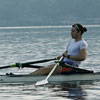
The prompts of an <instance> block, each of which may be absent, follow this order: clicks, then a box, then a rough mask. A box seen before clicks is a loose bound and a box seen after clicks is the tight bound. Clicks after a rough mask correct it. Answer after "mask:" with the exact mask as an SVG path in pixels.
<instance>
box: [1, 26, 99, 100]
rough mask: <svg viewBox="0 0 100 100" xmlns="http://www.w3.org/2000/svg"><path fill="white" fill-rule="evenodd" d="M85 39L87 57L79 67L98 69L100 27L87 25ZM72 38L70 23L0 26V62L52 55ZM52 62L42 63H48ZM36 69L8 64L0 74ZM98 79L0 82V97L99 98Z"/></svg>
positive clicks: (9, 99)
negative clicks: (46, 83)
mask: <svg viewBox="0 0 100 100" xmlns="http://www.w3.org/2000/svg"><path fill="white" fill-rule="evenodd" d="M87 27H88V32H87V33H86V34H84V39H85V40H86V41H87V42H88V45H89V47H88V57H87V59H86V61H85V62H83V63H82V64H81V66H80V67H83V68H86V69H91V70H94V71H95V72H100V69H99V65H100V56H99V55H100V51H99V43H100V35H99V34H100V27H99V26H95V25H90V26H87ZM70 39H71V36H70V26H56V27H55V26H37V27H36V26H33V27H23V28H22V27H19V28H18V27H17V28H16V27H10V28H8V27H6V28H5V29H3V28H1V29H0V56H1V57H0V66H5V65H10V64H13V63H16V62H28V61H34V60H39V59H44V58H54V57H56V56H58V55H60V54H62V52H64V51H65V49H66V45H67V43H68V41H69V40H70ZM51 63H54V62H48V63H44V64H43V65H48V64H51ZM34 70H36V69H30V68H24V69H21V70H20V69H17V68H9V69H2V70H0V74H5V73H10V72H13V73H15V74H25V73H30V72H32V71H34ZM99 91H100V81H91V82H70V83H68V82H67V83H61V84H57V83H56V84H48V85H46V86H41V87H35V86H34V83H27V84H26V83H13V84H10V83H8V84H7V83H6V84H5V83H1V84H0V100H6V99H7V100H51V99H52V100H55V99H58V100H61V99H62V100H94V99H95V100H99V97H100V95H99V94H100V92H99Z"/></svg>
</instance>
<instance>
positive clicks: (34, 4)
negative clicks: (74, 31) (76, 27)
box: [0, 0, 100, 26]
mask: <svg viewBox="0 0 100 100" xmlns="http://www.w3.org/2000/svg"><path fill="white" fill-rule="evenodd" d="M99 9H100V0H0V23H1V24H0V26H9V25H10V26H13V25H14V26H16V25H35V24H43V23H44V24H48V23H50V24H53V22H54V24H55V23H56V22H57V21H58V22H59V23H61V24H66V22H64V21H65V20H67V19H68V21H70V20H71V18H73V19H74V18H75V20H76V19H77V18H78V20H79V19H80V20H87V19H89V18H90V19H92V18H98V19H99V18H100V13H99ZM68 21H67V22H68Z"/></svg>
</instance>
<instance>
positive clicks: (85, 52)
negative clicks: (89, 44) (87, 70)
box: [63, 49, 87, 61]
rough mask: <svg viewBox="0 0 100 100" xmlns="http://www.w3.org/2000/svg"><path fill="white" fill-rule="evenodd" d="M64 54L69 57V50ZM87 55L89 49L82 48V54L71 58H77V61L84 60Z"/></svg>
mask: <svg viewBox="0 0 100 100" xmlns="http://www.w3.org/2000/svg"><path fill="white" fill-rule="evenodd" d="M63 55H64V56H65V57H67V58H68V54H67V51H65V52H64V54H63ZM86 56H87V50H86V49H82V50H80V54H79V55H76V56H70V57H69V59H71V60H75V61H83V60H85V59H86Z"/></svg>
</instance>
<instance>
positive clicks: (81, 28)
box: [72, 23, 87, 35]
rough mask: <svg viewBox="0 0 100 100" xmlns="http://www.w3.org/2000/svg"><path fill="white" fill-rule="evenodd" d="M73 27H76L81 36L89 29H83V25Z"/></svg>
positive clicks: (77, 24)
mask: <svg viewBox="0 0 100 100" xmlns="http://www.w3.org/2000/svg"><path fill="white" fill-rule="evenodd" d="M72 27H75V28H76V29H77V31H81V35H82V34H83V33H85V32H87V28H86V27H83V26H82V25H81V24H79V23H76V24H74V25H72Z"/></svg>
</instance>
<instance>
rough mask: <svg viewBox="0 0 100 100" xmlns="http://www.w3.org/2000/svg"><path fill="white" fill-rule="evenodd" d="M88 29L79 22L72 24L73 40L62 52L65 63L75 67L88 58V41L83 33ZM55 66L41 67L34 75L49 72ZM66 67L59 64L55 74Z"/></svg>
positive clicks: (61, 71)
mask: <svg viewBox="0 0 100 100" xmlns="http://www.w3.org/2000/svg"><path fill="white" fill-rule="evenodd" d="M86 31H87V29H86V27H83V26H82V25H81V24H79V23H77V24H74V25H72V29H71V36H72V40H71V42H70V43H69V44H68V46H67V49H66V51H65V52H64V53H63V54H62V56H64V59H63V62H64V63H65V64H67V65H69V64H71V65H72V66H74V67H78V66H79V65H80V63H81V61H84V60H85V59H86V56H87V43H86V41H85V40H84V39H83V38H82V35H83V33H85V32H86ZM58 58H59V57H58ZM53 67H54V64H53V65H50V66H48V67H46V68H40V69H38V70H36V71H35V72H32V73H31V74H33V75H44V74H48V73H49V72H50V71H51V70H52V68H53ZM66 68H67V67H66ZM66 68H65V67H64V66H58V67H57V68H56V70H55V71H54V73H53V74H61V73H64V71H65V70H66Z"/></svg>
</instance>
